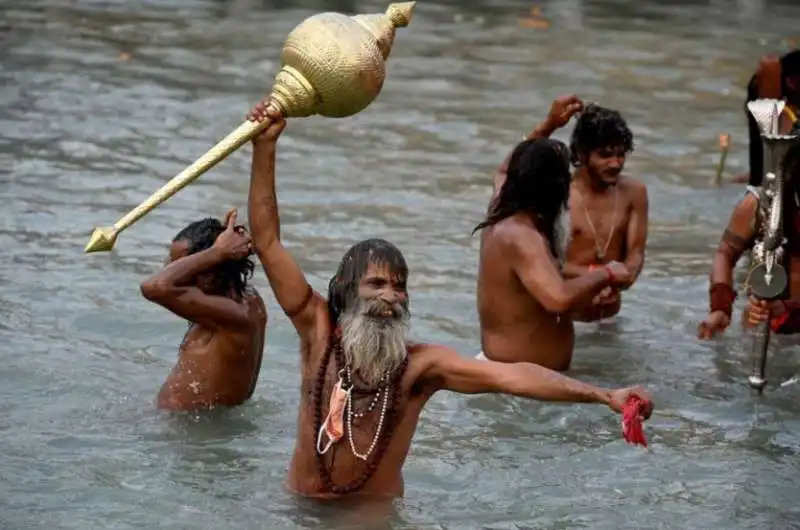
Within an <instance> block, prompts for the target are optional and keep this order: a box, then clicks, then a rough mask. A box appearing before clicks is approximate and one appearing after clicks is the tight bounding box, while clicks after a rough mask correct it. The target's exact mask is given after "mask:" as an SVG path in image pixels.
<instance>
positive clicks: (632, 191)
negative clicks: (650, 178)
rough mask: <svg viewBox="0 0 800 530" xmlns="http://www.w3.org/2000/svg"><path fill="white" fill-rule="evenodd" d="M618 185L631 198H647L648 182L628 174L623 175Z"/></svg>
mask: <svg viewBox="0 0 800 530" xmlns="http://www.w3.org/2000/svg"><path fill="white" fill-rule="evenodd" d="M618 185H619V186H620V187H621V189H622V191H623V192H624V193H625V194H627V195H628V196H629V197H631V199H637V198H643V197H644V198H647V184H645V183H644V182H642V181H641V180H639V179H636V178H633V177H631V176H628V175H621V176H620V178H619V183H618Z"/></svg>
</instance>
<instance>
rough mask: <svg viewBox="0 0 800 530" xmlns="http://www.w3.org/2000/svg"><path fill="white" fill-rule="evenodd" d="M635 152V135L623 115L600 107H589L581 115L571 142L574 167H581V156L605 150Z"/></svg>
mask: <svg viewBox="0 0 800 530" xmlns="http://www.w3.org/2000/svg"><path fill="white" fill-rule="evenodd" d="M607 147H610V148H614V149H617V148H622V149H623V150H624V152H625V154H628V153H631V152H633V133H632V132H631V130H630V128H628V124H627V123H626V122H625V120H624V119H623V118H622V115H621V114H620V113H619V112H617V111H616V110H613V109H608V108H606V107H601V106H600V105H595V104H590V105H587V106H586V108H585V109H584V111H583V112H582V113H581V116H580V118H578V122H577V123H576V124H575V128H574V129H573V130H572V137H571V138H570V142H569V149H570V153H571V161H572V165H574V166H575V167H580V165H581V161H580V158H581V155H588V154H589V153H591V152H592V151H595V150H597V149H604V148H607Z"/></svg>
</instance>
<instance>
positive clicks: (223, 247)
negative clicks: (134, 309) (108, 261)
mask: <svg viewBox="0 0 800 530" xmlns="http://www.w3.org/2000/svg"><path fill="white" fill-rule="evenodd" d="M251 253H252V243H251V240H250V236H249V234H248V233H247V232H246V231H245V229H244V227H242V226H237V225H236V210H231V211H230V212H228V215H227V216H226V218H225V223H224V224H223V223H221V222H220V221H219V220H218V219H213V218H207V219H201V220H199V221H195V222H193V223H191V224H189V225H188V226H187V227H186V228H184V229H183V230H181V231H180V232H178V234H177V235H176V236H175V238H174V239H173V241H172V245H171V246H170V249H169V257H168V264H167V265H166V266H165V267H164V268H163V269H162V270H160V271H159V272H158V273H156V274H155V275H154V276H152V277H151V278H149V279H147V280H145V281H144V282H143V283H142V285H141V290H142V294H143V295H144V297H145V298H147V299H148V300H150V301H151V302H155V303H157V304H159V305H161V306H162V307H164V308H166V309H168V310H169V311H171V312H173V313H175V314H176V315H178V316H179V317H182V318H184V319H186V320H188V321H189V329H188V331H187V332H186V335H185V336H184V337H183V342H182V343H181V346H180V349H179V352H178V362H177V364H176V365H175V368H173V370H172V372H171V373H170V374H169V377H168V378H167V380H166V382H164V385H163V386H162V387H161V391H160V392H159V394H158V399H157V404H158V406H159V408H164V409H170V410H196V409H203V408H213V407H215V406H218V405H223V406H233V405H239V404H241V403H243V402H244V401H246V400H248V399H250V397H251V396H252V395H253V391H254V390H255V387H256V382H257V381H258V374H259V371H260V369H261V356H262V352H263V349H264V334H265V327H266V324H267V310H266V307H265V306H264V301H263V300H262V299H261V296H259V294H258V293H257V292H256V290H255V289H253V288H252V287H250V286H249V285H248V284H247V280H248V278H250V277H251V276H252V275H253V269H254V265H253V262H252V260H251V259H250V258H249V256H250V255H251Z"/></svg>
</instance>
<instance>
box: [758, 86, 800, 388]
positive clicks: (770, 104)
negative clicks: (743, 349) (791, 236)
mask: <svg viewBox="0 0 800 530" xmlns="http://www.w3.org/2000/svg"><path fill="white" fill-rule="evenodd" d="M784 105H785V103H784V102H783V101H780V100H777V99H758V100H755V101H751V102H750V103H748V104H747V108H748V110H749V111H750V114H752V115H753V118H755V121H756V123H758V127H759V131H760V132H761V144H762V146H763V150H764V183H763V185H762V187H761V188H758V189H755V190H754V191H755V192H756V196H757V197H758V211H757V215H756V218H757V219H758V222H757V223H756V230H757V232H756V234H757V235H756V242H755V244H754V245H753V252H752V257H751V267H752V268H751V270H750V273H749V275H748V278H747V283H748V286H749V288H750V292H751V294H753V296H755V297H756V298H759V299H761V300H768V301H772V300H777V299H778V298H780V297H781V296H782V295H783V293H784V291H785V290H786V286H787V285H788V278H787V275H786V269H785V268H784V267H783V265H782V264H781V262H782V258H783V248H782V245H783V243H784V238H783V218H782V216H783V167H782V163H783V158H784V155H785V154H786V151H787V150H788V149H789V147H790V146H791V145H792V144H793V143H794V142H795V141H797V139H798V137H797V136H792V135H781V134H780V133H779V124H780V115H781V112H782V111H783V107H784ZM769 339H770V326H769V322H763V323H761V324H760V325H759V326H758V327H757V328H756V330H755V336H754V339H753V349H752V358H753V370H752V373H751V375H750V377H748V379H747V381H748V383H749V384H750V387H752V388H753V389H755V390H757V391H758V393H759V394H760V393H761V392H762V391H763V390H764V387H765V386H766V384H767V380H766V377H765V372H766V368H767V350H768V348H769Z"/></svg>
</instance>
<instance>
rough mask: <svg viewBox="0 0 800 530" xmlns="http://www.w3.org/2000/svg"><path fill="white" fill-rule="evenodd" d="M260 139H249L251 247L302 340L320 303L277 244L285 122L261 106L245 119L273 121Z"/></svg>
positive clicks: (279, 238)
mask: <svg viewBox="0 0 800 530" xmlns="http://www.w3.org/2000/svg"><path fill="white" fill-rule="evenodd" d="M276 118H278V119H277V120H276V121H274V122H273V123H272V124H271V125H270V126H269V127H268V128H267V129H266V130H265V131H264V132H263V133H262V134H261V135H259V136H258V137H256V138H254V139H253V165H252V172H251V176H250V194H249V197H248V202H247V211H248V219H249V222H250V232H251V234H252V236H253V247H254V249H255V251H256V254H257V255H258V259H259V260H260V261H261V264H262V265H263V266H264V272H266V274H267V279H268V280H269V283H270V286H271V287H272V291H273V292H274V293H275V298H276V299H277V300H278V304H280V306H281V309H283V311H284V313H286V315H287V316H288V317H289V319H290V320H291V321H292V324H293V325H294V327H295V329H297V332H298V333H299V334H300V335H301V336H305V335H306V334H307V333H308V332H309V331H311V330H312V329H313V327H314V325H315V324H316V321H317V315H318V314H319V311H318V310H319V304H320V303H321V302H323V300H322V298H321V297H320V296H319V295H316V294H315V293H314V291H313V289H312V288H311V286H310V285H309V284H308V281H307V280H306V277H305V275H304V274H303V271H302V270H301V269H300V267H299V265H298V264H297V262H296V261H295V260H294V258H293V257H292V256H291V254H289V252H288V251H287V250H286V249H285V248H284V247H283V244H282V243H281V228H280V218H279V216H278V200H277V197H276V193H275V147H276V143H277V141H278V138H279V137H280V134H281V132H282V131H283V129H284V127H285V126H286V122H285V121H283V120H282V119H280V118H279V117H278V115H277V114H275V113H273V111H272V109H271V108H268V107H267V106H266V105H265V104H264V103H259V104H258V105H256V107H255V108H254V109H253V111H252V112H251V113H250V114H249V115H248V119H250V120H253V121H263V120H266V119H273V120H275V119H276Z"/></svg>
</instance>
